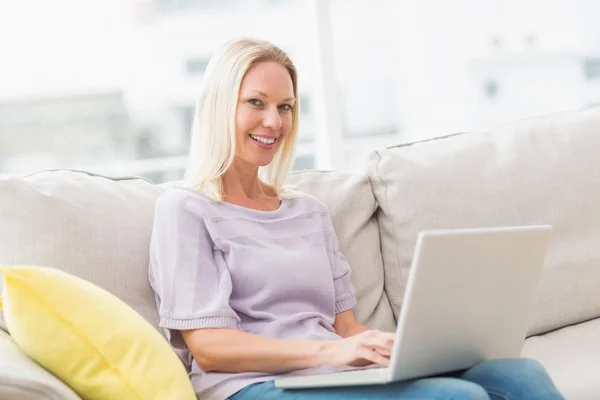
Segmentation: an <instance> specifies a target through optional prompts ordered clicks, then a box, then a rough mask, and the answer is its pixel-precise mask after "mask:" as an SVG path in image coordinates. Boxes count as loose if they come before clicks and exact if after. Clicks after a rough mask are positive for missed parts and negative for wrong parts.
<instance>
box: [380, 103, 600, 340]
mask: <svg viewBox="0 0 600 400" xmlns="http://www.w3.org/2000/svg"><path fill="white" fill-rule="evenodd" d="M598 126H600V109H591V110H588V111H582V112H577V113H562V114H555V115H549V116H544V117H538V118H529V119H527V120H523V121H518V122H515V123H511V124H508V125H505V126H501V127H498V128H495V129H492V130H490V131H486V132H473V133H466V134H458V135H453V136H449V137H445V138H438V139H432V140H427V141H422V142H417V143H412V144H406V145H401V146H395V147H390V148H387V149H382V150H378V151H375V152H374V153H373V154H371V157H370V163H369V164H370V165H369V176H370V178H371V181H372V184H373V190H374V193H375V197H376V199H377V202H378V203H379V205H380V207H381V209H380V211H379V212H378V214H377V218H378V221H379V227H380V230H381V247H382V254H383V260H384V269H385V289H386V292H387V294H388V296H389V298H390V301H391V304H392V307H393V309H394V313H395V314H397V313H398V312H399V311H400V308H401V306H402V298H403V295H404V289H405V286H406V281H407V278H408V273H409V269H410V264H411V261H412V255H413V251H414V246H415V242H416V237H417V234H418V232H419V231H421V230H425V229H451V228H474V227H487V226H505V225H526V224H533V225H537V224H550V225H552V226H553V228H554V229H553V238H552V242H551V244H550V249H549V252H548V255H547V257H546V263H545V268H544V271H543V273H542V278H541V282H540V285H539V290H538V293H537V296H536V301H535V306H534V313H533V315H532V321H531V324H530V327H529V330H528V334H529V335H535V334H539V333H544V332H548V331H550V330H553V329H557V328H560V327H563V326H566V325H569V324H574V323H578V322H581V321H585V320H589V319H592V318H596V317H599V316H600V296H598V287H600V268H598V266H599V265H600V247H599V246H598V245H597V244H598V243H600V230H599V229H598V221H600V207H598V198H600V163H598V161H597V159H598V155H597V154H598V150H597V149H599V148H600V133H599V132H598Z"/></svg>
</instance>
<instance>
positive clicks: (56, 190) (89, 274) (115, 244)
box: [0, 170, 162, 333]
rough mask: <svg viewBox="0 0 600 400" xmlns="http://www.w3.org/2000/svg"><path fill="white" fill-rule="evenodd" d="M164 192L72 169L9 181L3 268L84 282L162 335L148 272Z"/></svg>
mask: <svg viewBox="0 0 600 400" xmlns="http://www.w3.org/2000/svg"><path fill="white" fill-rule="evenodd" d="M161 191H162V189H160V188H159V187H158V186H156V185H154V184H152V183H150V182H149V181H146V180H144V179H140V178H115V179H109V178H107V177H103V176H97V175H91V174H87V173H82V172H76V171H67V170H61V171H43V172H39V173H35V174H32V175H29V176H26V177H14V176H1V177H0V264H3V265H14V264H27V265H40V266H49V267H53V268H58V269H61V270H63V271H66V272H69V273H71V274H74V275H76V276H79V277H81V278H83V279H86V280H88V281H91V282H93V283H95V284H97V285H98V286H101V287H102V288H104V289H106V290H108V291H110V292H111V293H113V294H114V295H116V296H117V297H119V298H121V299H122V300H123V301H125V302H126V303H127V304H129V305H130V306H131V307H133V309H135V310H136V311H137V312H139V313H140V314H141V315H142V316H143V317H144V318H146V319H147V320H148V321H149V322H150V323H152V324H153V325H154V326H155V327H156V328H157V327H158V315H157V311H156V304H155V301H154V293H153V292H152V289H151V287H150V284H149V283H148V277H147V276H148V275H147V273H148V272H147V271H148V249H149V240H150V233H151V229H152V220H153V215H154V203H155V200H156V197H158V195H159V194H160V192H161ZM157 329H158V328H157ZM160 332H161V333H162V330H160Z"/></svg>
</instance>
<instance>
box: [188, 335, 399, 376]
mask: <svg viewBox="0 0 600 400" xmlns="http://www.w3.org/2000/svg"><path fill="white" fill-rule="evenodd" d="M181 333H182V335H183V339H184V340H185V342H186V345H187V347H188V348H189V349H190V351H191V352H192V355H193V356H194V359H195V360H196V362H197V363H198V366H199V367H200V369H202V370H203V371H204V372H226V373H237V372H267V373H284V372H289V371H293V370H298V369H306V368H311V367H317V366H320V365H334V366H343V365H351V366H364V365H369V364H373V363H375V364H381V365H388V364H389V358H387V357H386V355H388V354H389V353H390V351H391V348H392V346H393V343H394V336H393V335H392V334H389V333H384V332H378V331H366V332H363V333H361V334H358V335H355V336H353V337H351V338H347V339H340V340H333V341H319V340H281V339H272V338H268V337H264V336H259V335H254V334H251V333H246V332H242V331H238V330H236V329H228V328H215V329H196V330H189V331H182V332H181Z"/></svg>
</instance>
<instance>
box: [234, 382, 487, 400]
mask: <svg viewBox="0 0 600 400" xmlns="http://www.w3.org/2000/svg"><path fill="white" fill-rule="evenodd" d="M258 399H261V400H360V399H370V400H391V399H395V400H401V399H411V400H490V397H489V396H488V395H487V393H486V392H485V390H484V389H483V388H482V387H481V386H479V385H476V384H474V383H472V382H467V381H464V380H461V379H454V378H426V379H418V380H414V381H407V382H398V383H392V384H388V385H372V386H346V387H336V388H323V389H302V390H281V389H278V388H276V387H275V386H274V384H273V381H269V382H264V383H257V384H254V385H250V386H248V387H246V388H245V389H242V390H241V391H239V392H238V393H236V394H234V395H233V396H231V397H230V400H258Z"/></svg>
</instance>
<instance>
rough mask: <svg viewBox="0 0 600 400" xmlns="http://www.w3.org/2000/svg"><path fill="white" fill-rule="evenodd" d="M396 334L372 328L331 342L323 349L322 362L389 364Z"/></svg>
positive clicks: (332, 363) (352, 364)
mask: <svg viewBox="0 0 600 400" xmlns="http://www.w3.org/2000/svg"><path fill="white" fill-rule="evenodd" d="M395 336H396V335H395V334H393V333H388V332H380V331H377V330H370V331H366V332H362V333H359V334H357V335H354V336H351V337H348V338H345V339H340V340H338V341H334V342H330V343H329V344H328V345H327V346H326V347H325V349H324V351H323V359H322V363H323V364H325V365H334V366H346V365H348V366H352V367H364V366H367V365H371V364H379V365H383V366H386V367H387V366H388V365H389V364H390V355H391V354H392V347H393V345H394V338H395Z"/></svg>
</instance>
